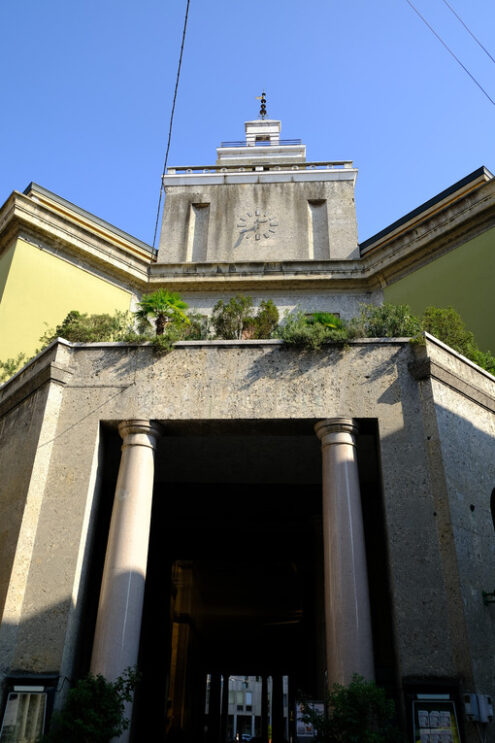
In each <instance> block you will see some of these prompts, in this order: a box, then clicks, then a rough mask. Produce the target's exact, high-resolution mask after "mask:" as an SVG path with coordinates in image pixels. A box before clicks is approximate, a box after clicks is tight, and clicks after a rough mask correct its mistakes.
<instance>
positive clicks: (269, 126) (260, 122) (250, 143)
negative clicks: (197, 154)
mask: <svg viewBox="0 0 495 743" xmlns="http://www.w3.org/2000/svg"><path fill="white" fill-rule="evenodd" d="M244 128H245V131H246V139H245V141H240V142H222V144H221V145H220V147H218V148H217V162H216V164H217V165H220V166H221V165H224V166H228V165H233V166H236V165H240V166H242V165H248V164H249V165H257V164H259V165H260V166H266V165H267V164H268V163H270V164H271V165H272V166H276V165H283V164H288V163H290V164H295V163H304V162H306V145H304V144H302V142H301V140H300V139H280V131H281V129H282V122H280V121H278V120H276V119H255V120H253V121H246V122H245V124H244ZM260 169H261V170H263V169H265V168H263V167H261V168H260Z"/></svg>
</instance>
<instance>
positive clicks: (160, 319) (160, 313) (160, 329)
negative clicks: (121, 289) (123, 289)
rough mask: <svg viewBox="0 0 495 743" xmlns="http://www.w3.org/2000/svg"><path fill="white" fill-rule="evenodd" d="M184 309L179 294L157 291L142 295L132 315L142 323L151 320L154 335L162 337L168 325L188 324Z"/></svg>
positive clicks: (185, 304)
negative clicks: (153, 326)
mask: <svg viewBox="0 0 495 743" xmlns="http://www.w3.org/2000/svg"><path fill="white" fill-rule="evenodd" d="M186 309H187V303H186V302H184V300H183V299H182V297H181V296H180V294H178V293H177V292H169V291H168V290H167V289H157V290H156V291H154V292H150V293H148V294H143V296H142V297H141V301H140V302H138V309H137V310H136V312H135V313H134V315H135V317H136V318H137V319H138V320H139V321H143V322H144V321H147V320H148V318H151V319H152V320H153V322H154V324H155V333H156V335H163V333H164V332H165V329H166V328H167V326H168V325H169V324H170V323H174V324H175V325H181V324H182V325H187V324H188V323H189V320H188V317H187V315H186V312H185V310H186Z"/></svg>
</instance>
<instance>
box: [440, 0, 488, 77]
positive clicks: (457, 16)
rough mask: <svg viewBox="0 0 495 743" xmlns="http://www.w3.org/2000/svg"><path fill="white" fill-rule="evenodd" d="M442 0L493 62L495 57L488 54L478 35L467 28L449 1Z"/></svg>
mask: <svg viewBox="0 0 495 743" xmlns="http://www.w3.org/2000/svg"><path fill="white" fill-rule="evenodd" d="M442 2H443V3H444V4H445V5H446V6H447V8H448V9H449V10H450V12H451V13H453V14H454V15H455V17H456V18H457V20H458V21H459V23H462V25H463V26H464V28H465V29H466V31H467V32H468V34H470V36H472V37H473V39H474V40H475V42H476V43H477V44H478V46H480V47H481V48H482V49H483V51H484V52H485V54H486V55H487V56H488V57H490V59H491V60H492V62H493V63H494V64H495V59H494V58H493V57H492V55H491V54H490V52H489V51H488V49H486V48H485V47H484V46H483V44H482V43H481V41H480V40H479V39H478V37H477V36H475V35H474V34H473V32H472V31H471V29H470V28H469V26H467V25H466V24H465V23H464V21H463V20H462V18H461V16H460V15H459V14H458V13H456V11H455V10H454V8H453V7H452V5H450V3H448V2H447V0H442Z"/></svg>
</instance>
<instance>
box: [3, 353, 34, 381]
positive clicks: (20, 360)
mask: <svg viewBox="0 0 495 743" xmlns="http://www.w3.org/2000/svg"><path fill="white" fill-rule="evenodd" d="M26 361H27V356H26V354H25V353H20V354H19V355H18V356H16V358H15V359H13V358H12V359H7V361H0V384H1V383H2V382H6V381H7V379H10V377H12V376H13V375H14V374H15V373H16V372H17V371H19V369H20V368H21V366H23V365H24V364H25V362H26Z"/></svg>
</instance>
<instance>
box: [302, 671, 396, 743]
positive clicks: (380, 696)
mask: <svg viewBox="0 0 495 743" xmlns="http://www.w3.org/2000/svg"><path fill="white" fill-rule="evenodd" d="M304 719H305V720H306V722H310V723H311V724H312V725H313V727H314V729H315V730H316V740H317V741H319V742H321V743H399V742H400V741H403V740H404V738H403V736H402V734H401V732H400V731H399V729H398V728H397V726H396V716H395V705H394V703H393V701H392V700H391V699H387V697H386V695H385V692H384V690H383V689H381V688H380V687H379V686H377V685H376V684H375V682H374V681H366V680H365V679H364V678H363V677H362V676H359V675H357V674H354V675H353V677H352V681H351V682H350V684H348V686H341V685H340V684H334V686H333V687H332V690H331V692H330V693H329V695H328V699H327V714H325V713H323V714H322V713H320V712H317V711H315V710H314V709H313V708H312V707H311V705H310V704H304Z"/></svg>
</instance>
